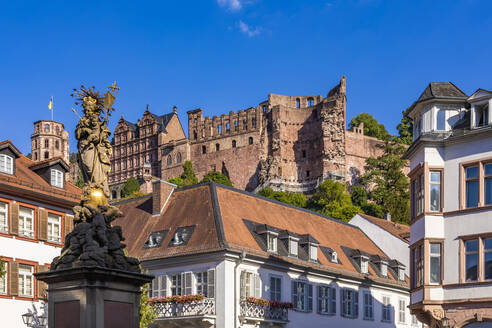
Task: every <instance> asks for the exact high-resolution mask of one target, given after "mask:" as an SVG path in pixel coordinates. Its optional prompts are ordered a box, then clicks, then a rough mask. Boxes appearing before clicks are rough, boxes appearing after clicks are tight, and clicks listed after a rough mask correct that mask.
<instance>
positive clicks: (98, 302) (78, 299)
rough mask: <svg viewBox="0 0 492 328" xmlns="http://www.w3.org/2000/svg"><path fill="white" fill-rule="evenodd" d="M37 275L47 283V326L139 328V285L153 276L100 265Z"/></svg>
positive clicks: (63, 327) (67, 327) (61, 327)
mask: <svg viewBox="0 0 492 328" xmlns="http://www.w3.org/2000/svg"><path fill="white" fill-rule="evenodd" d="M35 276H36V278H37V279H39V280H41V281H44V282H46V283H47V284H48V312H49V314H48V318H49V319H48V328H138V327H139V322H140V317H139V303H140V287H141V286H142V285H144V284H146V283H148V282H150V281H151V280H152V276H148V275H143V274H139V273H133V272H125V271H121V270H115V269H107V268H100V267H80V268H71V269H62V270H56V271H48V272H42V273H37V274H35Z"/></svg>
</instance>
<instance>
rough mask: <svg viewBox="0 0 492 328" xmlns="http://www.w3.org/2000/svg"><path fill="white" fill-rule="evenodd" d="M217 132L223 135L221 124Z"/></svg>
mask: <svg viewBox="0 0 492 328" xmlns="http://www.w3.org/2000/svg"><path fill="white" fill-rule="evenodd" d="M217 131H218V132H219V135H221V134H222V124H219V126H218V127H217Z"/></svg>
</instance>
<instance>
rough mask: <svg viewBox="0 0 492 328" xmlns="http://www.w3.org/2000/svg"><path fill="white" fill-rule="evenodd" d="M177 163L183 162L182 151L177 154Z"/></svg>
mask: <svg viewBox="0 0 492 328" xmlns="http://www.w3.org/2000/svg"><path fill="white" fill-rule="evenodd" d="M176 163H181V153H177V154H176Z"/></svg>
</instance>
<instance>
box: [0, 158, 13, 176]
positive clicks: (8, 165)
mask: <svg viewBox="0 0 492 328" xmlns="http://www.w3.org/2000/svg"><path fill="white" fill-rule="evenodd" d="M0 172H3V173H7V174H14V159H13V158H12V157H10V156H8V155H5V154H0Z"/></svg>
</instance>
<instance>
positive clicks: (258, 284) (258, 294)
mask: <svg viewBox="0 0 492 328" xmlns="http://www.w3.org/2000/svg"><path fill="white" fill-rule="evenodd" d="M254 295H255V297H256V298H261V279H260V275H259V274H255V294H254Z"/></svg>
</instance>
